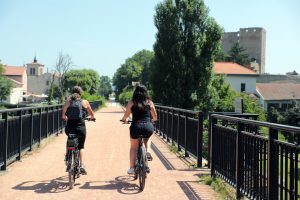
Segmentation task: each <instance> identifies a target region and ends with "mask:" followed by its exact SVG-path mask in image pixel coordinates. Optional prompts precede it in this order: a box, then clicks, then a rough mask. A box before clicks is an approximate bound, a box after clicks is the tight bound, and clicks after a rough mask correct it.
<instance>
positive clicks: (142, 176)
mask: <svg viewBox="0 0 300 200" xmlns="http://www.w3.org/2000/svg"><path fill="white" fill-rule="evenodd" d="M139 154H140V155H139V171H138V176H139V184H140V190H141V191H143V190H144V188H145V184H146V178H147V163H146V151H145V148H144V147H139Z"/></svg>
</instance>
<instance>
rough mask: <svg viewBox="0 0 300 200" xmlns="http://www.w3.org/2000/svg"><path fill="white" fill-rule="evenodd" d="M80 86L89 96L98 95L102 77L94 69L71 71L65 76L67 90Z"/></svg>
mask: <svg viewBox="0 0 300 200" xmlns="http://www.w3.org/2000/svg"><path fill="white" fill-rule="evenodd" d="M75 85H79V86H81V87H82V89H83V90H84V91H85V92H88V93H89V94H92V95H93V94H97V93H98V92H99V87H100V77H99V75H98V73H97V72H96V71H94V70H92V69H80V70H70V71H68V72H67V73H66V74H65V88H68V89H72V87H73V86H75Z"/></svg>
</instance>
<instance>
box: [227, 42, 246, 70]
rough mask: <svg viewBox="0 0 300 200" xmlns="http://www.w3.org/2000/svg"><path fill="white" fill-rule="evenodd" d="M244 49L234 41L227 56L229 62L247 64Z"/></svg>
mask: <svg viewBox="0 0 300 200" xmlns="http://www.w3.org/2000/svg"><path fill="white" fill-rule="evenodd" d="M245 51H246V50H245V49H244V48H243V47H241V46H240V45H239V43H235V44H234V45H233V47H232V48H231V50H230V52H229V53H230V54H229V56H228V58H227V60H228V61H230V62H235V63H238V64H240V65H242V66H247V65H249V63H250V59H249V56H248V55H247V54H245V53H244V52H245Z"/></svg>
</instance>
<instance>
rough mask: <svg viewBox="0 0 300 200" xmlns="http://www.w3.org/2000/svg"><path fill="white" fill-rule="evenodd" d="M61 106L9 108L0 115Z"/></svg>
mask: <svg viewBox="0 0 300 200" xmlns="http://www.w3.org/2000/svg"><path fill="white" fill-rule="evenodd" d="M97 101H99V100H97ZM97 101H91V102H90V103H93V102H97ZM63 105H64V104H56V105H44V106H31V107H21V108H9V109H3V110H0V114H1V113H5V112H17V111H24V110H32V109H41V108H53V107H62V106H63Z"/></svg>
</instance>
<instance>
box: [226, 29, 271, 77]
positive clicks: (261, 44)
mask: <svg viewBox="0 0 300 200" xmlns="http://www.w3.org/2000/svg"><path fill="white" fill-rule="evenodd" d="M235 43H239V45H240V46H242V47H243V48H245V49H246V51H245V53H246V54H248V55H249V58H250V59H251V60H255V61H256V63H257V64H258V65H257V64H256V65H255V64H254V63H252V66H254V68H255V70H256V71H257V73H258V74H264V73H265V59H266V30H265V29H264V28H260V27H254V28H240V31H238V32H225V33H224V38H223V41H222V47H223V50H224V53H225V54H229V51H230V49H231V48H232V46H233V45H234V44H235Z"/></svg>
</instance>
